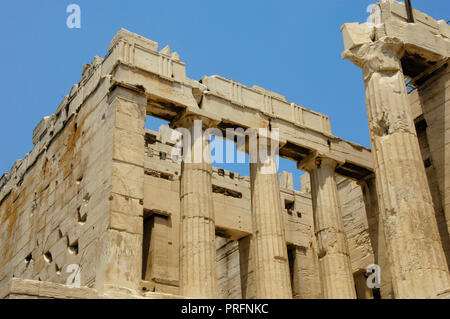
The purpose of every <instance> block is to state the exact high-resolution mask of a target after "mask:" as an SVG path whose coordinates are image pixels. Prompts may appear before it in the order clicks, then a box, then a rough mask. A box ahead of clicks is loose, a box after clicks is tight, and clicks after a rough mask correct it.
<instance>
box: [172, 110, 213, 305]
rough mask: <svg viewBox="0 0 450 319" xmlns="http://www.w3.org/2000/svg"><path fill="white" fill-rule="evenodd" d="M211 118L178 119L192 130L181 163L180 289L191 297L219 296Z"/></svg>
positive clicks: (183, 293)
mask: <svg viewBox="0 0 450 319" xmlns="http://www.w3.org/2000/svg"><path fill="white" fill-rule="evenodd" d="M207 124H208V121H207V119H204V118H200V117H196V116H187V117H185V118H183V119H182V120H180V121H179V123H177V126H179V127H184V128H185V129H186V131H187V132H189V133H190V134H187V135H185V138H186V136H189V135H190V143H189V142H188V143H186V144H185V149H183V152H184V154H183V155H184V159H183V162H182V164H181V185H180V188H181V189H180V202H181V226H180V232H181V233H180V292H181V295H183V296H187V297H191V298H202V299H206V298H217V297H218V283H217V274H216V245H215V240H216V236H215V220H214V208H213V199H212V184H211V176H212V167H211V157H210V156H211V154H210V148H209V139H208V138H206V137H204V136H203V132H204V129H205V128H206V125H207Z"/></svg>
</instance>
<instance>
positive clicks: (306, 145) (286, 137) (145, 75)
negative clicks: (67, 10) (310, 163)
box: [104, 31, 373, 179]
mask: <svg viewBox="0 0 450 319" xmlns="http://www.w3.org/2000/svg"><path fill="white" fill-rule="evenodd" d="M136 41H137V40H136V35H134V34H132V33H130V32H128V31H121V32H119V33H118V35H116V37H115V39H114V40H113V44H112V45H111V47H110V52H109V54H108V56H107V57H106V58H105V61H104V68H105V70H108V72H109V73H110V74H111V77H112V79H111V81H112V82H113V83H114V85H120V86H126V87H129V88H130V87H134V88H135V89H136V90H144V91H145V92H146V94H147V96H148V105H147V114H150V115H153V116H156V117H159V118H162V119H165V120H167V121H170V122H174V121H176V119H177V118H178V117H179V114H181V113H184V114H194V115H200V116H205V114H204V112H208V113H209V114H215V115H216V116H219V117H220V119H219V123H218V128H219V129H221V130H223V131H225V130H226V128H228V127H241V128H244V129H247V128H269V127H272V128H278V129H279V130H280V140H281V146H280V155H281V156H282V157H286V158H289V159H292V160H294V161H297V162H298V161H300V160H302V159H303V158H304V157H305V156H307V155H308V154H310V153H311V152H312V151H315V152H317V153H319V154H322V155H324V156H327V157H330V158H333V159H335V160H336V161H337V162H338V163H339V165H340V166H342V168H341V169H340V170H339V169H338V170H337V172H338V173H339V174H342V175H344V176H347V177H350V178H353V179H360V178H363V177H364V176H366V175H368V174H370V172H371V171H372V169H373V163H372V157H371V155H370V150H369V149H367V148H364V147H362V146H360V145H357V144H354V143H351V142H347V141H344V140H342V139H340V138H338V137H336V136H333V135H332V133H331V128H330V122H329V119H328V117H327V116H325V115H323V114H320V113H317V112H314V111H311V110H308V109H306V108H304V107H302V106H300V105H297V104H295V103H291V102H288V101H286V99H285V98H284V97H283V96H281V95H279V94H277V93H274V92H271V91H268V90H265V89H262V88H259V87H256V86H255V87H252V88H250V87H247V86H244V85H242V84H240V83H237V82H235V81H232V80H228V79H225V78H222V77H220V76H211V77H206V76H205V77H203V79H202V81H201V83H200V82H197V81H194V80H192V79H189V78H187V77H186V75H185V70H184V68H185V66H184V64H183V63H182V62H180V61H179V57H178V55H177V54H176V55H174V54H170V52H168V51H167V49H166V50H164V52H157V51H156V49H155V45H154V44H153V43H151V44H150V43H149V44H147V45H146V46H145V43H142V42H141V39H140V40H139V41H137V42H136ZM149 41H150V40H149ZM121 43H122V44H121ZM175 70H178V71H177V72H175ZM224 135H225V134H224Z"/></svg>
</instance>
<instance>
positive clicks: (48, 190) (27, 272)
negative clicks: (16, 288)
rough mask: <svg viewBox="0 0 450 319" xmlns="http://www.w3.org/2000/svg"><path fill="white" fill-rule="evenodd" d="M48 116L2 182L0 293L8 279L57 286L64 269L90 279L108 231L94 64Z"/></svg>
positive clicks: (106, 137) (98, 76)
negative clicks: (102, 237)
mask: <svg viewBox="0 0 450 319" xmlns="http://www.w3.org/2000/svg"><path fill="white" fill-rule="evenodd" d="M80 86H83V88H84V89H83V90H82V89H79V86H78V85H75V86H74V88H73V89H72V91H71V92H70V94H69V95H68V96H67V97H66V98H65V99H64V100H63V102H62V103H61V105H60V106H59V107H58V109H57V111H56V113H55V114H54V115H52V116H50V117H46V118H44V119H43V120H42V121H41V123H40V124H39V125H38V126H37V128H36V129H35V130H34V132H33V143H34V144H35V146H34V148H33V150H32V151H31V152H30V153H29V154H27V155H26V156H25V157H24V159H23V160H19V161H17V162H16V163H15V164H14V166H13V168H12V169H11V171H10V172H9V173H8V174H6V175H5V176H3V178H2V184H3V185H2V186H3V187H2V188H1V194H0V252H1V254H2V255H1V258H0V290H1V289H2V287H4V286H5V285H6V284H7V283H8V281H9V280H10V279H11V277H12V276H14V277H19V278H25V279H34V280H38V281H48V282H54V283H62V284H65V283H66V280H67V277H68V275H69V273H68V272H67V271H66V267H67V266H68V265H70V264H77V265H79V266H80V267H81V269H82V276H81V284H82V285H83V286H88V287H91V286H93V284H94V281H95V276H96V273H95V272H96V267H95V266H96V262H97V260H96V256H97V255H98V252H99V251H98V239H99V236H100V234H101V233H102V232H104V231H105V230H106V228H107V226H108V221H109V215H108V213H109V208H108V207H109V206H108V205H109V201H108V197H109V192H110V188H111V165H110V162H111V158H112V134H111V128H112V125H113V121H112V120H111V117H110V116H108V113H109V112H108V111H107V108H108V106H109V104H108V102H107V96H106V95H107V92H108V88H109V79H108V78H107V77H102V67H101V59H99V58H98V59H97V58H96V59H95V60H94V62H93V64H92V65H91V66H89V67H88V68H86V69H85V72H84V74H83V78H82V80H81V81H80Z"/></svg>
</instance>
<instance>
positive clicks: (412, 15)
mask: <svg viewBox="0 0 450 319" xmlns="http://www.w3.org/2000/svg"><path fill="white" fill-rule="evenodd" d="M371 17H372V19H371V22H368V23H364V24H358V23H347V24H344V25H343V27H342V33H343V38H344V46H345V51H344V53H343V57H344V58H345V59H349V60H351V61H352V62H354V63H355V64H356V65H357V66H359V67H360V68H362V71H363V75H364V77H363V79H364V82H365V87H366V98H367V101H366V102H367V112H368V118H369V130H370V136H371V145H372V149H371V150H370V149H367V148H364V147H362V146H360V145H356V144H354V143H351V142H349V141H344V140H342V139H340V138H338V137H336V136H334V135H333V134H332V130H331V126H330V121H329V118H328V117H327V116H326V115H323V114H319V113H317V112H314V111H312V110H309V109H307V108H305V107H303V106H300V105H298V104H296V103H292V102H289V101H287V100H286V98H285V97H284V96H282V95H280V94H277V93H274V92H271V91H269V90H266V89H263V88H260V87H257V86H254V87H247V86H245V85H243V84H240V83H238V82H235V81H233V80H229V79H226V78H223V77H221V76H217V75H215V76H204V77H203V78H202V79H201V81H196V80H192V79H190V78H188V77H187V76H186V71H185V67H186V66H185V64H184V63H183V62H182V61H181V60H180V56H179V55H178V53H176V52H171V50H170V48H169V47H165V48H163V49H162V50H160V51H158V44H157V43H156V42H153V41H151V40H149V39H146V38H143V37H141V36H139V35H137V34H134V33H131V32H129V31H127V30H124V29H121V30H120V31H119V32H118V33H117V34H116V36H115V37H114V39H113V40H112V42H111V44H110V46H109V51H108V54H107V55H106V56H105V57H104V58H100V57H95V58H94V60H93V62H92V63H91V64H90V65H85V66H83V70H82V77H81V80H80V81H79V83H77V84H75V85H74V86H73V88H72V89H71V91H70V93H69V94H68V95H67V96H66V97H65V98H64V99H63V101H62V102H61V104H60V105H59V106H58V108H57V109H56V112H55V114H53V115H51V116H48V117H45V118H43V119H42V120H41V122H40V123H39V124H38V125H37V127H36V128H35V129H34V131H33V144H34V147H33V149H32V150H31V152H30V153H28V154H26V155H25V157H24V158H23V159H22V160H17V161H16V162H15V163H14V165H13V166H12V168H11V170H10V171H9V173H6V174H4V175H3V176H2V178H1V179H0V253H1V254H0V298H122V297H129V298H192V297H196V298H236V299H239V298H243V299H250V298H301V299H305V298H361V299H371V298H450V277H449V268H448V265H449V258H450V238H449V230H450V186H449V183H450V173H449V172H450V164H449V161H450V116H449V112H450V111H449V109H450V108H449V104H450V101H449V96H448V95H449V94H450V89H449V88H448V86H449V85H450V78H449V66H448V56H449V52H450V27H449V26H448V25H447V23H446V22H445V21H436V20H434V19H433V18H432V17H430V16H428V15H426V14H424V13H422V12H419V11H417V10H412V11H408V10H406V8H405V5H404V4H403V3H401V2H397V1H393V0H382V1H381V2H380V3H378V4H376V5H375V7H374V9H373V11H372V16H371ZM147 116H154V117H158V118H160V119H164V120H166V121H168V122H169V123H170V127H168V126H162V127H161V128H160V129H159V131H152V130H149V129H146V128H145V124H146V118H147ZM195 120H201V121H202V124H203V130H206V129H208V128H217V129H219V130H220V131H221V132H223V133H224V136H225V131H226V130H227V129H228V128H242V129H248V128H268V129H269V130H272V129H274V128H276V129H278V130H279V155H280V156H281V157H283V158H288V159H291V160H293V161H295V162H296V163H297V166H298V168H299V169H301V170H304V171H307V172H308V174H305V175H303V176H302V181H301V182H302V183H301V184H302V189H301V191H297V190H294V188H293V180H292V179H293V178H292V174H290V173H287V172H281V174H280V175H278V174H277V173H276V172H274V173H271V174H270V173H267V172H265V171H264V170H265V169H266V168H267V166H270V167H273V166H274V165H275V164H274V163H275V162H274V161H273V159H271V160H269V161H267V162H263V161H261V160H259V159H257V160H256V162H255V163H252V164H250V176H249V177H247V176H240V175H239V174H237V173H234V172H230V171H226V170H223V169H219V168H216V167H213V166H212V165H211V163H210V161H208V160H204V159H203V160H202V161H200V162H196V163H194V162H189V161H186V160H185V161H183V162H181V163H180V162H178V161H175V160H174V158H173V156H171V154H173V152H174V148H175V147H176V144H177V140H176V139H175V138H174V136H175V135H174V134H173V129H176V128H179V127H183V128H187V129H188V130H192V129H193V126H194V122H195ZM196 143H200V144H201V145H203V146H204V147H205V149H207V150H208V144H209V141H208V140H206V139H204V138H200V139H198V140H195V141H194V143H192V144H190V146H189V147H192V148H193V147H194V144H196ZM243 150H244V151H248V147H244V148H243ZM208 156H209V155H208ZM371 265H375V266H374V267H375V268H373V269H374V274H375V273H376V272H381V273H380V274H379V275H381V276H379V277H377V278H379V279H380V282H379V285H375V286H370V285H368V280H367V279H368V277H369V276H370V275H371V273H370V272H369V273H368V270H367V268H368V267H369V266H371ZM377 267H378V268H377ZM374 282H376V280H375V281H374Z"/></svg>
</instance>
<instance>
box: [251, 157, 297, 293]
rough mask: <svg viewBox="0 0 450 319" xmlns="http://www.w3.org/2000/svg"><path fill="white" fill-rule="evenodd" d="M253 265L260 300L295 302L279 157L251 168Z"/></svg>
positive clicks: (258, 163) (253, 165)
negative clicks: (280, 182)
mask: <svg viewBox="0 0 450 319" xmlns="http://www.w3.org/2000/svg"><path fill="white" fill-rule="evenodd" d="M250 179H251V198H252V222H253V238H252V245H253V249H252V251H253V256H252V257H253V258H252V259H253V265H254V268H253V269H254V272H255V288H256V289H255V290H256V298H258V299H267V298H272V299H288V298H292V289H291V282H290V276H289V260H288V254H287V246H286V239H285V232H284V221H283V217H282V215H281V212H282V210H281V199H280V188H279V185H278V174H277V168H276V160H275V157H270V156H269V157H268V158H267V161H266V162H263V161H261V159H260V158H259V156H258V160H256V161H255V163H251V164H250Z"/></svg>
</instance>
